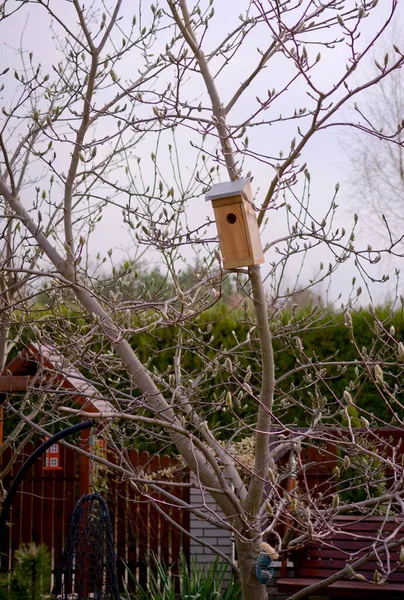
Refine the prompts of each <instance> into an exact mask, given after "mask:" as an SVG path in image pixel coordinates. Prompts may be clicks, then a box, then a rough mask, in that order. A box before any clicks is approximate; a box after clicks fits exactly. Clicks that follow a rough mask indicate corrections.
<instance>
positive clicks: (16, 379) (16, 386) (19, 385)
mask: <svg viewBox="0 0 404 600" xmlns="http://www.w3.org/2000/svg"><path fill="white" fill-rule="evenodd" d="M31 380H32V377H29V376H27V375H0V392H25V391H26V390H27V389H28V385H29V383H30V381H31Z"/></svg>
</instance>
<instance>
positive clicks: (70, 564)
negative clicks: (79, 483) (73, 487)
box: [52, 492, 119, 600]
mask: <svg viewBox="0 0 404 600" xmlns="http://www.w3.org/2000/svg"><path fill="white" fill-rule="evenodd" d="M52 595H53V597H54V598H57V599H58V600H71V598H74V599H75V600H87V599H89V598H94V600H119V591H118V576H117V569H116V555H115V546H114V540H113V532H112V525H111V520H110V518H109V512H108V507H107V503H106V502H105V500H104V498H103V497H102V496H101V495H100V494H99V493H98V492H93V493H91V494H86V495H84V496H82V497H81V498H80V500H79V501H78V503H77V505H76V508H75V509H74V511H73V514H72V518H71V522H70V525H69V532H68V537H67V542H66V545H65V548H64V550H63V554H62V557H61V559H60V566H59V569H58V572H57V574H56V577H55V585H54V588H53V590H52Z"/></svg>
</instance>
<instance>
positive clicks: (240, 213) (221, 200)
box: [206, 178, 265, 269]
mask: <svg viewBox="0 0 404 600" xmlns="http://www.w3.org/2000/svg"><path fill="white" fill-rule="evenodd" d="M206 200H207V201H208V200H210V201H211V202H212V206H213V210H214V213H215V219H216V226H217V232H218V234H219V244H220V251H221V253H222V257H223V268H224V269H236V268H237V267H251V266H253V265H260V264H262V263H263V262H265V260H264V254H263V252H262V245H261V238H260V234H259V229H258V223H257V218H256V215H255V210H254V207H253V204H252V192H251V185H250V178H247V179H237V180H236V181H228V182H226V183H218V184H216V185H214V186H213V187H212V188H211V189H210V190H209V192H208V193H207V194H206Z"/></svg>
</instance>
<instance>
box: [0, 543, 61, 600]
mask: <svg viewBox="0 0 404 600" xmlns="http://www.w3.org/2000/svg"><path fill="white" fill-rule="evenodd" d="M50 583H51V560H50V554H49V550H48V548H47V547H46V546H45V545H44V544H41V545H40V546H36V545H35V544H34V543H31V544H26V545H25V544H22V545H21V546H20V549H19V550H17V551H16V553H15V568H14V571H13V572H12V573H11V575H9V576H4V577H3V578H2V580H1V582H0V600H45V598H48V597H49V593H50Z"/></svg>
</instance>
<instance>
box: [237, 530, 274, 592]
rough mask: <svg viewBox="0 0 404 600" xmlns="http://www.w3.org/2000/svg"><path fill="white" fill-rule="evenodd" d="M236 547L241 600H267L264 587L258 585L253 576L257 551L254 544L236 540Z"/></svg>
mask: <svg viewBox="0 0 404 600" xmlns="http://www.w3.org/2000/svg"><path fill="white" fill-rule="evenodd" d="M236 547H237V562H238V567H239V569H240V580H241V590H242V597H243V600H268V591H267V588H266V586H265V585H262V584H261V583H259V581H258V579H257V577H256V575H255V563H256V560H257V549H256V548H255V547H254V544H253V543H252V542H250V543H245V542H243V541H240V540H239V539H236Z"/></svg>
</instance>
